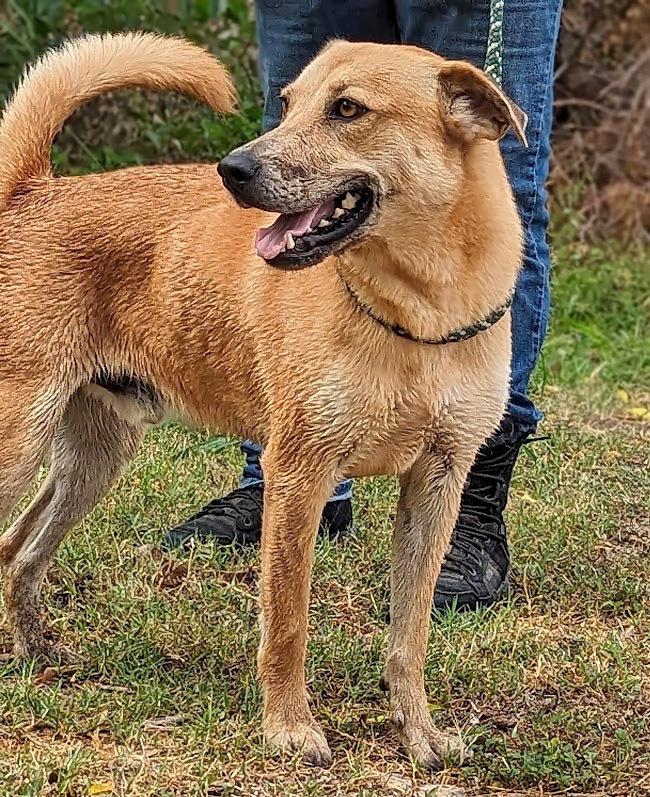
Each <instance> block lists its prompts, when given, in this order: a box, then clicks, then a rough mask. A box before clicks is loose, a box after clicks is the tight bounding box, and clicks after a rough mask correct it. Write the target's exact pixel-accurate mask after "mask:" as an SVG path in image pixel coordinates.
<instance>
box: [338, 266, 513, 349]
mask: <svg viewBox="0 0 650 797" xmlns="http://www.w3.org/2000/svg"><path fill="white" fill-rule="evenodd" d="M341 280H342V282H343V284H344V285H345V287H346V289H347V291H348V293H349V294H350V296H351V297H352V299H353V301H354V303H355V305H356V306H357V307H358V308H359V309H360V310H363V311H364V312H365V313H366V314H367V315H369V316H370V318H372V320H373V321H376V322H377V323H378V324H381V326H382V327H384V329H388V330H390V332H393V333H394V334H395V335H397V336H398V337H400V338H406V340H412V341H413V342H414V343H426V344H427V345H429V346H440V345H442V344H443V343H460V342H461V341H463V340H469V339H470V338H473V337H474V336H475V335H478V333H479V332H484V331H485V330H486V329H489V328H490V327H492V326H494V325H495V324H496V323H497V321H500V320H501V319H502V318H503V316H504V315H505V314H506V312H507V311H508V308H509V307H510V305H511V304H512V293H511V294H510V296H508V298H507V299H506V301H505V302H503V303H502V304H500V305H499V306H498V307H495V308H494V310H490V312H489V313H488V314H487V315H486V316H485V317H484V318H481V319H480V321H475V322H474V323H473V324H470V325H469V326H467V327H461V328H460V329H454V330H452V331H451V332H448V333H447V334H446V335H443V336H442V337H441V338H418V337H417V336H415V335H412V334H411V333H410V332H409V331H408V329H404V327H401V326H400V325H399V324H391V323H390V321H386V319H385V318H382V317H381V316H380V315H378V314H377V313H375V311H374V310H373V309H372V307H370V306H369V305H367V304H366V303H365V302H364V301H363V300H362V299H361V298H360V297H359V295H358V294H357V292H356V291H355V290H354V288H353V287H352V286H351V285H350V284H349V283H348V282H347V280H345V279H344V278H343V277H342V276H341Z"/></svg>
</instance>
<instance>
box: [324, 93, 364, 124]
mask: <svg viewBox="0 0 650 797" xmlns="http://www.w3.org/2000/svg"><path fill="white" fill-rule="evenodd" d="M367 111H368V109H367V108H364V107H363V105H359V103H358V102H354V100H348V99H346V98H345V97H343V99H340V100H336V102H335V103H334V105H332V108H331V109H330V116H331V117H332V118H333V119H344V120H345V121H346V122H348V121H350V119H358V118H359V117H360V116H363V115H364V113H367Z"/></svg>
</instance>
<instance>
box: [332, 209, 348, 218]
mask: <svg viewBox="0 0 650 797" xmlns="http://www.w3.org/2000/svg"><path fill="white" fill-rule="evenodd" d="M344 213H345V211H344V210H343V208H336V210H335V211H334V213H333V214H332V215H333V216H334V218H335V219H340V218H341V216H342V215H343V214H344Z"/></svg>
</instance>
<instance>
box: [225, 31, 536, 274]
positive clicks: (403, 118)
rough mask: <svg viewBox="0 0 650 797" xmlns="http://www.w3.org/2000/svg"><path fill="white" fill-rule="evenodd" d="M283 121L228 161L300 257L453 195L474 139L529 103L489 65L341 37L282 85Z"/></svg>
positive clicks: (381, 228) (278, 243)
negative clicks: (489, 71)
mask: <svg viewBox="0 0 650 797" xmlns="http://www.w3.org/2000/svg"><path fill="white" fill-rule="evenodd" d="M282 105H283V118H282V122H281V124H280V125H279V126H278V127H277V128H275V129H274V130H272V131H270V132H269V133H266V134H265V135H263V136H261V137H260V138H258V139H256V140H255V141H252V142H251V143H249V144H246V145H245V146H243V147H239V148H238V149H236V150H234V151H233V152H231V153H230V154H229V155H228V156H227V157H226V158H224V160H223V161H221V163H220V164H219V173H220V175H221V177H222V179H223V181H224V184H225V186H226V188H227V189H228V190H229V191H230V192H231V193H232V194H233V196H234V197H235V198H236V199H237V201H238V202H239V203H240V204H242V205H244V206H254V207H257V208H261V209H263V210H268V211H274V212H277V213H279V214H280V216H279V218H278V219H277V220H276V221H275V222H274V223H273V225H272V226H271V227H269V228H266V229H263V230H260V231H259V232H258V235H257V241H256V246H257V253H258V254H259V255H260V257H262V258H264V259H265V260H266V261H267V262H268V263H270V264H271V265H274V266H278V267H281V268H286V269H299V268H304V267H305V266H309V265H313V264H315V263H318V262H320V261H321V260H323V258H325V257H327V256H328V255H331V254H334V253H336V252H341V251H342V250H343V249H345V248H346V247H348V246H350V245H352V244H355V243H359V242H360V241H362V240H363V239H364V238H366V237H367V236H373V237H379V238H381V237H383V235H384V233H386V234H388V232H389V230H391V228H392V229H394V226H395V225H396V224H404V223H408V220H409V219H411V220H414V219H415V220H417V219H419V220H420V223H425V224H426V223H427V218H430V217H431V214H434V213H435V211H436V207H441V206H443V205H449V204H450V203H453V201H454V197H455V195H456V193H457V192H458V186H459V184H460V181H461V180H462V171H463V162H464V156H465V154H466V153H467V150H468V148H470V147H474V146H476V145H478V144H482V143H483V142H485V141H486V140H487V141H497V140H499V139H500V138H502V137H503V136H504V135H505V133H506V132H507V130H508V129H509V128H510V127H512V128H513V129H514V131H515V132H516V134H517V135H518V136H519V138H520V139H521V140H522V141H523V142H525V137H524V128H525V124H526V117H525V114H524V113H523V112H522V111H521V110H520V109H519V108H518V107H517V106H516V105H515V104H514V103H513V102H511V101H510V100H509V99H508V98H507V97H506V95H505V94H504V93H503V92H502V91H501V90H500V89H499V88H498V87H497V86H496V85H495V84H494V83H493V82H492V81H491V80H490V78H488V77H487V76H486V75H485V74H484V73H483V72H481V70H479V69H477V68H476V67H474V66H472V65H471V64H467V63H465V62H461V61H447V60H445V59H443V58H441V57H439V56H437V55H434V54H433V53H431V52H429V51H427V50H423V49H420V48H417V47H410V46H405V45H386V44H370V43H365V44H355V43H350V42H345V41H335V42H332V43H330V44H328V45H327V46H326V47H325V48H324V49H323V51H322V52H321V53H320V54H319V55H318V56H317V57H316V58H315V59H314V60H313V61H312V62H311V63H310V64H309V65H308V66H307V67H306V68H305V69H304V71H303V72H302V73H301V74H300V75H299V76H298V78H297V79H296V80H295V81H294V82H293V83H291V84H290V85H289V86H287V88H286V89H285V90H284V91H283V92H282Z"/></svg>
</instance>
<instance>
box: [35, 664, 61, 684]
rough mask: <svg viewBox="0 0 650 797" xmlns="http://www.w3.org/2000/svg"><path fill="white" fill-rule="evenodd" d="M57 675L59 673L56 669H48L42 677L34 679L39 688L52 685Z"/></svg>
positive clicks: (38, 676)
mask: <svg viewBox="0 0 650 797" xmlns="http://www.w3.org/2000/svg"><path fill="white" fill-rule="evenodd" d="M57 675H58V672H57V669H56V667H46V668H45V669H44V670H43V672H42V673H41V674H40V675H37V676H36V678H34V683H35V684H36V685H37V686H42V685H43V684H49V683H52V681H53V680H54V679H55V678H56V676H57Z"/></svg>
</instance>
